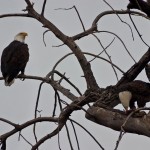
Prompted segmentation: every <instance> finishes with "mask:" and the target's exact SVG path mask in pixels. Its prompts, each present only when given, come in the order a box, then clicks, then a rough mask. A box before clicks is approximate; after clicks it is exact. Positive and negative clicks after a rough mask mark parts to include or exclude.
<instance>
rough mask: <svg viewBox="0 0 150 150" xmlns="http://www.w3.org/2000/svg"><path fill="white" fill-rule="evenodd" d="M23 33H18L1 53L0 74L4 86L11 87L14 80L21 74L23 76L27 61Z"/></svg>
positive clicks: (27, 55) (27, 53)
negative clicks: (0, 73)
mask: <svg viewBox="0 0 150 150" xmlns="http://www.w3.org/2000/svg"><path fill="white" fill-rule="evenodd" d="M27 35H28V34H27V33H25V32H21V33H18V34H17V35H16V36H15V38H14V41H12V42H11V43H10V44H9V45H8V46H7V47H6V48H5V49H4V50H3V52H2V56H1V72H2V75H3V77H4V80H5V85H6V86H11V85H12V84H13V83H14V80H15V78H16V77H17V75H18V74H19V72H21V74H24V72H25V67H26V64H27V62H28V60H29V50H28V45H27V44H25V43H24V42H25V37H26V36H27Z"/></svg>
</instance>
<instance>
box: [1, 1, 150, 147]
mask: <svg viewBox="0 0 150 150" xmlns="http://www.w3.org/2000/svg"><path fill="white" fill-rule="evenodd" d="M33 2H35V9H36V10H38V12H40V11H41V6H42V2H43V1H42V0H34V1H33ZM107 2H109V4H110V5H111V6H112V7H113V8H114V9H126V5H127V3H128V0H124V1H121V2H120V0H107ZM73 5H75V6H76V7H77V9H78V11H79V13H80V15H81V18H82V20H83V22H84V25H85V28H86V29H87V28H89V27H90V26H91V23H92V21H93V20H94V18H95V17H96V16H97V15H98V14H99V13H101V12H102V11H105V10H110V8H109V7H108V6H107V5H106V4H105V3H104V2H103V1H102V0H94V1H93V0H71V1H70V0H48V1H47V5H46V17H47V18H48V19H49V20H50V21H51V22H52V23H54V24H55V25H56V26H57V27H58V28H59V29H60V30H61V31H62V32H64V33H65V34H66V35H68V36H72V35H75V34H78V33H80V32H82V26H81V24H80V22H79V19H78V17H77V15H76V12H75V11H74V10H68V11H64V10H54V9H56V8H70V7H72V6H73ZM25 6H26V4H25V2H24V0H11V1H10V0H5V1H4V0H3V1H2V0H1V1H0V14H5V13H17V12H18V13H20V12H21V10H22V9H24V8H25ZM121 17H122V19H123V20H124V21H127V22H128V23H129V24H130V25H131V26H132V23H131V21H130V20H129V17H128V15H125V16H121ZM134 21H135V22H136V24H137V27H138V29H139V31H140V33H141V34H142V35H143V36H142V37H143V38H144V40H145V41H146V42H147V43H148V44H150V41H149V35H150V30H149V26H150V22H149V21H148V20H146V19H144V18H142V17H134ZM98 29H99V30H101V31H102V30H104V31H106V30H108V31H112V32H114V33H116V34H117V35H119V36H120V37H121V38H122V40H123V41H124V43H125V44H126V46H127V48H128V50H129V51H130V52H131V54H132V55H133V57H134V58H135V60H136V61H138V59H139V58H140V57H141V56H142V54H144V53H145V52H146V50H147V47H146V46H145V45H144V44H143V43H142V42H141V40H140V38H139V37H138V35H137V33H136V32H135V30H134V28H133V26H132V29H133V32H134V37H135V40H134V41H133V40H132V37H131V32H130V29H129V27H128V26H127V25H126V24H124V23H121V22H120V20H119V19H118V18H117V17H116V16H115V15H109V16H105V17H103V18H102V19H101V20H100V21H99V23H98ZM45 30H46V29H45V28H43V27H42V25H41V24H40V23H39V22H37V21H36V20H33V19H31V18H20V17H17V18H14V17H12V18H2V19H0V39H1V40H0V45H1V52H2V50H3V49H4V48H5V47H6V46H7V45H8V44H9V43H10V42H11V41H12V40H13V38H14V36H15V35H16V34H17V33H18V32H21V31H25V32H28V34H29V36H28V37H27V39H26V43H28V45H29V48H30V61H29V63H28V64H27V67H26V74H28V75H37V76H42V77H43V76H45V75H46V74H47V73H48V72H49V71H50V70H51V69H52V67H53V66H54V64H55V63H56V62H57V60H59V59H60V58H61V57H62V56H64V55H65V54H67V53H68V52H70V50H69V49H68V48H67V47H66V46H62V47H52V46H57V45H59V44H61V41H59V40H58V39H56V38H55V36H54V35H53V34H52V33H51V32H48V33H47V34H46V35H45V42H46V44H47V46H46V47H45V46H44V43H43V41H42V38H43V37H42V34H43V32H44V31H45ZM97 35H98V37H99V38H100V40H101V41H102V43H103V45H104V46H107V45H108V44H109V43H110V42H111V41H112V40H113V39H114V36H112V35H110V34H106V33H101V34H97ZM77 44H78V45H79V46H80V48H81V49H82V50H83V51H86V52H92V53H94V54H98V53H99V52H100V51H102V48H101V47H100V45H99V43H98V42H97V41H96V39H95V38H93V37H92V36H88V37H85V38H83V39H81V40H79V41H77ZM108 53H109V54H110V55H111V58H112V61H113V62H114V63H115V64H116V65H118V66H119V67H120V68H122V70H124V71H126V70H127V69H129V67H130V66H131V65H132V64H133V63H134V62H133V60H132V59H131V58H130V57H129V56H128V54H127V52H126V51H125V49H124V47H123V45H122V44H121V42H120V41H119V40H118V39H117V38H115V41H114V42H113V44H112V45H111V46H110V47H109V48H108ZM102 56H103V57H106V56H105V55H104V54H103V55H102ZM87 58H88V59H89V60H90V59H91V57H87ZM106 58H107V57H106ZM91 65H92V69H93V72H94V74H95V77H96V80H97V81H98V84H99V85H100V86H101V87H106V86H108V85H112V84H115V83H116V82H117V80H116V77H115V74H114V72H113V70H112V68H111V67H110V64H108V63H106V62H104V61H102V60H97V59H96V60H95V61H93V62H92V63H91ZM57 70H59V71H60V72H62V73H64V72H66V76H67V77H69V78H70V79H71V80H72V81H73V83H74V84H75V85H76V86H77V87H80V88H81V91H82V92H84V91H85V89H86V87H85V82H84V79H83V78H81V77H80V76H81V75H83V74H82V71H81V69H80V66H79V64H78V62H77V60H76V58H75V57H74V56H70V57H68V58H67V59H66V60H64V61H63V62H62V63H61V64H60V65H59V66H58V67H57ZM117 72H118V75H119V78H120V77H121V75H122V74H121V73H120V72H119V71H117ZM138 79H141V80H144V81H147V79H146V76H145V73H144V72H142V73H141V74H140V75H139V77H138ZM0 83H1V84H0V90H1V94H0V100H1V105H0V117H2V118H6V119H8V120H10V121H13V122H15V123H19V124H20V123H24V122H25V121H27V120H29V119H32V118H33V117H34V108H35V103H36V97H37V91H38V86H39V84H40V82H39V81H33V80H25V81H24V82H22V81H20V80H18V79H17V80H16V81H15V84H13V85H12V86H11V87H5V86H4V83H3V81H0ZM63 84H64V86H66V87H68V88H70V87H69V86H68V84H65V83H63ZM72 91H73V90H72ZM74 93H75V94H76V95H77V93H76V92H74ZM64 100H66V99H64ZM67 102H70V101H68V100H67ZM53 104H54V96H53V89H52V88H51V87H50V86H49V85H46V84H45V85H44V86H43V88H42V92H41V97H40V103H39V108H38V109H39V110H42V112H41V115H42V116H50V115H51V114H52V110H53ZM118 108H119V109H123V108H122V106H119V107H118ZM72 118H73V119H75V120H76V121H78V122H80V123H81V124H82V125H84V126H85V127H86V128H87V129H89V131H90V132H91V133H92V134H93V135H95V137H96V138H97V139H98V141H99V142H100V143H101V144H102V146H103V147H104V148H105V149H106V150H112V149H114V147H115V144H116V141H117V139H118V135H119V132H116V131H113V130H111V129H108V128H105V127H102V126H100V125H96V124H95V123H93V122H90V121H88V120H86V119H85V118H84V113H83V112H81V111H79V112H75V113H73V115H72ZM54 128H55V124H53V123H52V124H51V125H50V124H46V123H40V124H38V126H37V131H39V132H38V133H37V135H38V139H40V138H41V137H42V136H44V135H45V134H46V133H48V132H51V131H52V130H53V129H54ZM70 128H71V126H70ZM11 129H12V128H11V127H10V126H8V125H7V124H5V123H2V122H0V134H3V133H5V132H7V131H9V130H11ZM77 130H78V137H79V140H80V146H81V149H82V150H85V149H88V150H90V149H92V148H93V147H94V148H93V149H95V150H97V149H98V148H99V147H98V146H97V145H96V143H94V141H93V140H91V137H89V136H87V133H85V132H84V131H83V130H82V129H81V128H78V127H77ZM70 131H71V132H72V130H70ZM22 134H23V135H24V136H25V137H26V138H27V139H28V140H29V141H31V142H32V143H33V144H34V138H33V134H32V127H29V128H27V129H25V130H23V131H22ZM17 140H18V133H17V134H15V135H14V136H12V137H11V138H9V139H8V141H7V150H28V149H30V146H29V145H28V144H27V143H26V142H25V141H24V140H23V139H21V140H20V141H19V142H18V141H17ZM72 141H74V142H73V143H74V146H75V147H76V143H75V138H74V135H73V134H72ZM60 143H61V147H62V150H69V149H70V148H69V144H68V141H67V138H66V132H65V130H64V129H63V130H62V131H61V133H60ZM40 149H42V150H49V149H52V150H58V149H59V148H58V144H57V136H55V137H53V138H52V139H50V140H48V141H47V142H45V143H44V144H43V145H42V146H41V147H40ZM118 149H119V150H126V149H129V150H130V149H136V150H141V149H143V150H148V149H149V139H148V138H146V137H144V136H138V135H131V134H126V135H125V136H124V137H123V139H122V141H121V143H120V146H119V148H118Z"/></svg>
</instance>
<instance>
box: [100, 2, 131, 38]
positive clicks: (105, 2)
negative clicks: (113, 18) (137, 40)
mask: <svg viewBox="0 0 150 150" xmlns="http://www.w3.org/2000/svg"><path fill="white" fill-rule="evenodd" d="M103 1H104V2H105V3H106V4H107V5H108V6H109V7H110V8H111V9H112V10H113V11H115V10H114V8H113V7H112V6H111V5H110V4H109V3H108V2H107V1H106V0H103ZM116 15H117V17H118V18H119V20H120V21H121V22H122V23H124V24H126V25H127V26H128V27H129V29H130V30H131V35H132V38H133V40H134V35H133V31H132V28H131V26H130V24H128V23H127V22H125V21H123V20H122V19H121V17H120V16H119V15H118V13H116Z"/></svg>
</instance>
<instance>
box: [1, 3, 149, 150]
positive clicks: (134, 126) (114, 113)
mask: <svg viewBox="0 0 150 150" xmlns="http://www.w3.org/2000/svg"><path fill="white" fill-rule="evenodd" d="M25 2H26V8H25V9H24V10H23V11H24V12H23V13H15V14H13V13H11V14H1V15H0V18H6V17H17V16H19V17H29V18H33V19H35V20H36V21H37V22H40V23H41V24H42V25H43V27H44V28H45V29H46V31H45V32H44V33H43V42H44V43H45V40H44V37H45V34H46V33H47V32H52V33H53V34H54V35H55V36H56V37H57V38H58V39H59V40H60V41H62V43H63V44H62V45H59V47H60V48H61V46H63V45H66V46H67V47H68V48H69V49H70V53H68V54H66V55H65V56H64V57H62V58H61V59H60V60H58V61H57V62H56V64H55V66H54V67H53V69H52V70H51V71H50V72H49V73H47V75H45V77H40V76H30V75H24V76H18V78H22V77H23V78H25V79H26V80H27V79H32V80H40V81H41V84H40V86H39V91H38V95H37V102H36V106H35V114H34V116H35V118H33V119H32V120H28V121H27V122H25V123H23V124H19V125H18V124H17V123H13V122H11V121H9V120H7V119H5V118H0V120H1V121H3V122H5V123H7V124H9V125H11V126H12V127H14V129H13V130H11V131H8V132H6V133H4V134H2V135H0V140H1V149H3V150H5V149H6V146H7V139H8V138H10V137H11V136H12V135H14V134H16V133H17V132H19V133H20V134H19V135H20V137H22V138H24V137H23V135H22V134H21V131H22V130H24V129H25V128H28V127H29V126H31V125H33V126H34V130H33V132H34V136H35V139H36V143H35V144H32V143H30V142H29V141H28V140H27V139H25V138H24V140H25V141H26V142H27V143H28V144H30V145H31V149H32V150H36V149H38V148H39V147H40V145H42V144H44V142H45V141H47V140H50V139H51V138H52V137H54V136H56V135H59V132H60V131H61V130H62V128H66V132H67V135H68V140H69V143H70V149H74V148H73V145H72V143H71V139H70V135H69V129H68V127H67V121H69V122H71V124H72V126H73V129H74V134H75V137H76V141H77V145H78V149H80V147H79V141H78V138H77V133H76V130H75V127H74V124H77V125H78V126H80V127H81V128H83V129H84V130H85V131H86V132H87V133H88V134H89V136H91V137H92V138H93V140H94V141H95V142H96V143H97V144H98V145H99V147H100V149H105V148H103V147H102V146H101V144H100V143H99V142H98V141H97V140H96V139H95V138H94V136H93V135H91V133H90V132H89V131H88V130H86V129H85V127H83V126H82V125H81V124H79V123H78V122H76V121H75V120H72V119H71V118H70V115H71V114H72V113H73V112H74V111H78V110H83V111H84V112H85V114H86V115H85V117H86V118H85V119H89V121H93V122H95V123H97V124H99V125H103V126H105V127H108V128H111V129H114V130H116V131H119V132H120V136H119V138H118V141H117V144H116V148H115V149H117V147H118V145H119V142H120V140H121V138H122V136H123V134H124V133H125V132H126V133H135V134H141V135H144V136H147V137H150V126H149V124H150V118H149V115H148V114H146V115H144V117H143V115H142V116H141V115H140V116H136V115H135V114H136V112H137V111H139V110H143V109H144V110H149V108H140V109H138V110H135V111H134V112H132V113H131V114H129V115H127V114H125V113H124V112H123V111H121V110H117V109H114V107H115V106H117V105H118V104H119V103H120V101H119V99H118V94H117V92H116V90H117V88H118V87H119V86H120V85H123V84H125V83H128V82H131V81H133V80H134V79H135V78H136V77H137V76H138V75H139V73H140V72H141V71H142V70H143V69H144V68H145V66H147V64H148V62H149V60H150V49H149V46H148V45H147V44H146V42H145V41H144V40H143V39H142V36H141V35H140V33H139V31H138V29H137V27H136V25H135V24H134V21H133V20H132V16H134V15H136V16H137V15H138V16H139V17H144V18H145V19H149V18H148V14H145V13H143V12H145V11H144V10H143V6H142V5H141V4H142V0H137V1H136V0H135V1H130V5H128V7H129V8H132V7H131V6H132V4H133V5H134V3H132V2H137V5H136V9H139V10H141V11H142V12H139V11H135V10H134V11H132V10H129V9H126V10H114V9H113V8H112V7H111V6H110V5H109V3H107V2H106V1H105V0H104V2H105V3H106V5H108V6H109V7H110V8H111V10H108V11H104V12H100V13H99V14H97V16H96V17H95V19H94V20H93V22H92V24H91V27H90V28H88V29H86V28H85V27H84V23H83V22H82V19H81V17H80V13H79V12H78V10H77V8H76V6H73V7H72V8H69V9H74V10H75V11H76V13H77V16H78V18H79V20H80V22H81V25H82V28H83V32H81V33H78V34H76V35H74V36H68V35H65V34H64V33H63V31H61V30H60V29H59V28H57V27H56V26H55V24H53V22H51V20H48V19H47V18H46V17H45V15H44V12H45V7H46V4H47V3H48V1H47V0H44V1H43V6H42V8H41V13H38V12H37V11H36V9H35V8H34V4H33V3H32V2H31V1H30V0H25ZM138 2H140V3H138ZM145 4H147V3H146V2H144V5H145ZM133 8H134V7H133ZM141 8H142V9H141ZM59 9H63V8H59ZM147 9H148V7H147ZM64 10H67V8H66V9H64ZM146 12H147V11H146ZM111 14H115V15H116V16H117V17H118V18H119V19H120V21H121V22H122V23H125V24H126V25H128V27H129V29H130V30H131V33H132V35H133V32H132V28H131V27H130V25H129V24H128V23H127V22H125V21H123V20H122V19H121V17H120V15H125V14H128V15H129V17H130V19H131V21H132V23H133V25H134V27H135V30H136V31H137V33H138V34H139V37H140V38H141V40H142V41H143V42H144V43H145V44H146V45H147V47H148V48H147V49H148V50H147V52H146V53H145V54H144V55H143V56H141V58H140V59H139V61H138V62H136V61H135V60H134V58H133V57H132V55H131V54H130V52H129V51H128V49H127V47H126V45H125V44H124V42H123V40H122V39H121V38H120V37H119V36H118V35H116V34H115V33H113V32H109V31H100V30H98V23H99V22H100V21H101V19H102V18H104V17H105V16H107V15H111ZM101 32H106V33H107V34H112V35H113V36H114V37H115V38H118V39H119V40H120V41H121V43H122V44H123V46H124V47H125V49H126V51H127V52H128V54H129V57H131V58H132V59H133V61H134V65H131V67H130V68H129V69H128V71H126V72H124V71H122V69H121V68H119V67H118V66H117V65H115V64H114V63H113V62H112V60H111V57H110V56H109V54H108V52H107V47H109V46H111V45H112V44H113V41H112V42H111V43H109V44H108V46H107V47H104V46H103V45H102V43H101V41H100V40H99V38H98V37H97V34H100V33H101ZM89 35H92V36H93V37H94V38H96V39H97V41H98V42H99V44H100V45H101V47H102V49H103V51H102V52H101V53H103V52H104V53H106V55H107V56H108V59H105V58H103V57H101V56H100V55H101V53H99V54H93V53H88V52H83V50H82V49H81V48H80V47H79V45H78V44H77V43H76V41H77V40H80V39H82V38H83V37H85V36H89ZM45 44H46V43H45ZM70 55H74V56H75V57H76V59H77V60H78V63H79V64H80V67H81V69H82V71H83V74H84V75H83V77H82V78H83V80H85V82H86V86H87V89H86V91H85V92H84V93H81V91H80V87H76V86H75V85H74V84H73V83H72V81H71V80H69V79H68V78H67V77H66V76H65V74H63V73H61V72H59V70H57V69H56V67H57V66H58V65H59V64H60V63H61V61H62V60H64V59H65V58H66V57H69V56H70ZM87 55H90V56H92V57H93V59H92V60H90V61H88V60H87V57H86V56H87ZM97 58H99V59H102V60H103V61H106V62H108V63H109V64H110V65H111V67H112V69H113V70H114V73H115V75H116V78H118V76H117V71H116V70H119V71H120V72H121V73H122V74H123V76H122V78H121V79H119V78H118V82H117V83H116V85H110V86H108V87H106V88H102V87H101V86H99V85H98V83H97V81H96V78H95V76H94V73H93V70H92V68H91V64H90V63H91V62H92V61H93V60H94V59H97ZM55 75H57V76H59V77H60V80H59V81H58V80H57V81H56V80H55V79H54V77H55ZM0 79H1V80H3V78H2V77H1V78H0ZM26 80H25V81H24V82H26ZM62 80H65V81H66V82H67V83H68V84H70V85H71V86H72V87H73V88H74V89H75V90H76V91H77V93H78V95H75V94H73V93H72V92H71V91H70V90H69V89H67V88H66V87H65V86H63V83H62ZM43 84H49V85H50V86H51V87H52V88H53V89H54V97H55V105H54V110H53V114H52V115H51V117H49V116H47V117H42V116H41V117H38V115H37V113H38V103H39V100H40V92H41V88H42V85H43ZM62 94H63V95H64V96H65V97H66V98H68V99H69V100H70V103H67V102H66V101H65V100H63V99H62V98H61V97H62ZM85 105H87V106H88V109H87V107H86V108H85V107H84V106H85ZM56 108H60V113H59V116H55V111H56ZM39 122H48V123H53V122H55V123H57V124H56V128H55V129H54V130H53V131H52V132H51V133H47V135H46V136H43V138H41V139H40V140H37V137H36V132H38V131H36V130H35V129H36V125H37V124H38V123H39ZM60 149H61V148H60Z"/></svg>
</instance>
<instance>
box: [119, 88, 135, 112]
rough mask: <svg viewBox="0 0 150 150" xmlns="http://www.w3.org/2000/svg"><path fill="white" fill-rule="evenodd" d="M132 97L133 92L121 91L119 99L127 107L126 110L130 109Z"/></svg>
mask: <svg viewBox="0 0 150 150" xmlns="http://www.w3.org/2000/svg"><path fill="white" fill-rule="evenodd" d="M131 98H132V93H131V92H130V91H122V92H120V93H119V99H120V101H121V103H122V105H123V107H124V108H125V110H128V107H129V104H130V100H131Z"/></svg>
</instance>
